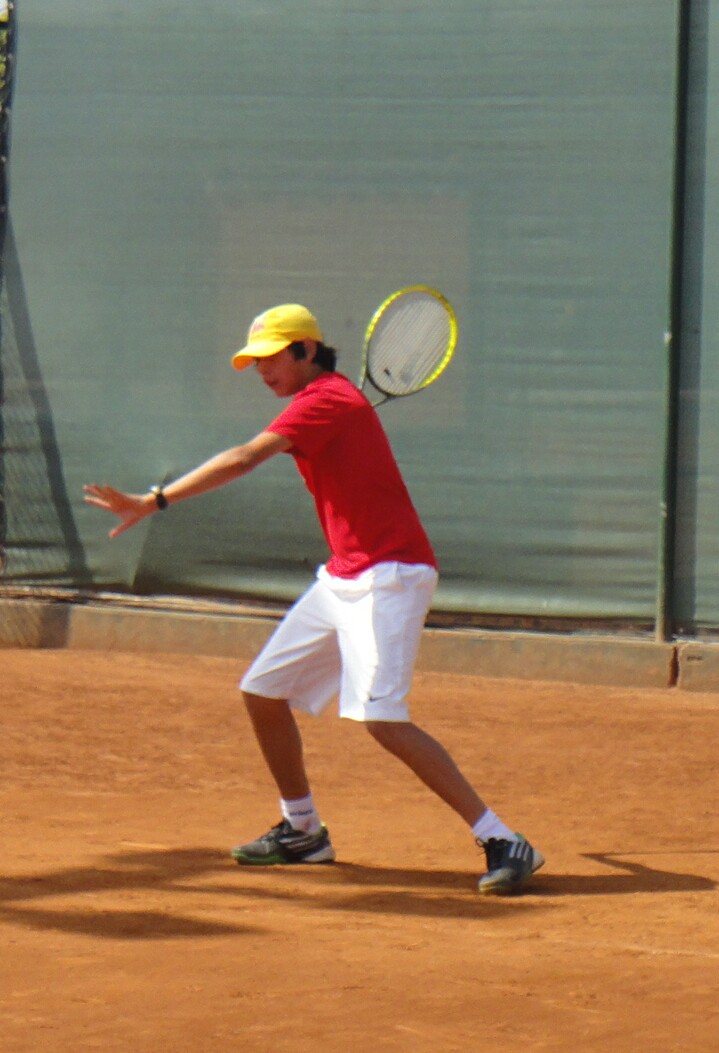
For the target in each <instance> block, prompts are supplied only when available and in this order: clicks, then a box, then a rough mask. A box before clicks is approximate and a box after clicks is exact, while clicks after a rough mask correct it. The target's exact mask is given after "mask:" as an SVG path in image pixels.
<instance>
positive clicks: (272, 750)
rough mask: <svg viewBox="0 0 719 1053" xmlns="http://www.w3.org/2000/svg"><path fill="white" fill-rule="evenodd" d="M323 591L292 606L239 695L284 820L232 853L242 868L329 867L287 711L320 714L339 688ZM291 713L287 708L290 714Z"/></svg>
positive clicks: (329, 854) (328, 850)
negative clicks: (305, 865)
mask: <svg viewBox="0 0 719 1053" xmlns="http://www.w3.org/2000/svg"><path fill="white" fill-rule="evenodd" d="M331 603H332V598H331V597H330V598H329V604H328V599H327V597H326V596H324V595H323V589H322V588H321V587H319V588H318V587H315V586H313V588H312V589H310V590H309V591H308V593H306V594H305V596H303V597H302V599H300V600H299V601H298V603H297V604H295V606H294V607H293V608H292V610H291V611H289V612H288V614H287V616H286V617H285V618H284V619H283V621H282V622H281V623H280V625H279V627H278V629H277V630H276V631H275V633H274V634H273V635H272V637H271V638H270V640H269V641H268V643H267V644H266V645H265V647H264V648H263V650H262V651H261V652H260V654H259V655H258V657H257V659H256V660H255V661H254V662H253V664H252V666H251V667H250V669H249V670H248V671H247V673H246V674H245V676H244V677H243V680H242V684H241V688H242V694H243V698H244V701H245V706H246V708H247V712H248V715H249V717H250V721H251V723H252V726H253V729H254V732H255V737H256V738H257V742H258V744H259V747H260V750H261V752H262V755H263V757H264V759H265V762H266V764H267V767H268V768H269V771H270V774H271V775H272V777H273V779H274V781H275V783H276V785H277V788H278V790H279V793H280V809H281V813H282V819H281V820H280V822H279V823H277V824H276V825H275V826H273V827H272V829H271V830H269V831H268V832H267V833H266V834H263V835H262V836H261V837H259V838H257V840H255V841H252V842H250V843H249V844H246V845H239V846H238V847H237V848H234V849H233V850H232V856H233V858H234V859H235V860H236V861H237V862H238V863H241V864H245V865H261V866H267V865H272V864H277V863H325V862H330V861H331V860H333V859H334V857H335V856H334V850H333V848H332V845H331V842H330V839H329V834H328V832H327V828H326V827H325V826H324V824H322V823H321V821H320V818H319V815H318V813H317V809H316V807H315V803H314V799H313V797H312V793H311V790H310V784H309V780H308V777H307V772H306V770H305V763H304V753H303V747H302V738H301V735H300V730H299V727H298V725H297V721H296V719H295V716H294V714H293V712H292V709H293V708H294V709H298V710H304V711H305V712H309V713H319V712H320V711H321V710H322V708H324V706H325V705H326V703H327V701H328V700H329V699H330V698H331V697H332V696H333V695H334V694H336V692H337V689H338V686H339V651H338V649H337V643H336V639H335V631H334V627H333V625H332V621H331V610H330V609H329V608H330V606H331ZM291 707H292V708H291Z"/></svg>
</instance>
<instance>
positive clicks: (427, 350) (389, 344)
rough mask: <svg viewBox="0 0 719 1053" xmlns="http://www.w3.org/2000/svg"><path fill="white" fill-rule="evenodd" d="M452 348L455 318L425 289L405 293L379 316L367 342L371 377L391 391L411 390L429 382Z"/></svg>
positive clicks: (387, 392) (398, 392)
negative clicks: (416, 292) (425, 291)
mask: <svg viewBox="0 0 719 1053" xmlns="http://www.w3.org/2000/svg"><path fill="white" fill-rule="evenodd" d="M452 350H453V326H452V319H451V316H450V314H449V312H448V311H447V309H446V307H445V306H444V304H443V303H442V302H441V301H440V300H438V299H437V298H435V297H434V296H431V295H428V294H426V293H422V294H405V295H403V296H401V297H398V299H397V300H395V301H393V302H391V303H390V304H389V305H388V306H387V307H386V308H385V309H384V311H383V312H382V314H381V315H380V317H379V318H378V319H377V320H376V323H375V326H374V329H373V331H372V334H371V336H370V339H369V341H368V344H367V369H368V373H369V377H370V380H371V381H372V383H373V384H374V385H375V387H378V388H379V389H380V390H381V391H384V392H385V393H386V394H388V395H403V394H409V393H410V392H412V391H417V390H419V388H422V387H424V386H425V385H426V384H428V383H430V382H431V380H433V379H434V377H435V376H436V375H437V373H438V371H441V369H442V367H443V365H444V364H445V362H446V361H447V360H448V358H449V356H450V355H451V353H452Z"/></svg>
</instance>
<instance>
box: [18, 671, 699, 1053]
mask: <svg viewBox="0 0 719 1053" xmlns="http://www.w3.org/2000/svg"><path fill="white" fill-rule="evenodd" d="M240 671H241V666H239V665H236V664H235V663H233V662H231V661H228V660H225V659H208V658H199V657H197V658H193V657H189V658H188V657H182V658H177V659H175V658H172V657H168V656H157V657H155V656H133V655H123V654H101V653H96V652H93V653H84V652H78V651H69V650H67V651H49V650H48V651H17V650H0V695H1V698H2V708H1V712H2V732H1V734H0V770H1V771H2V779H3V782H2V785H1V786H0V922H1V923H2V954H0V1035H2V1042H1V1045H2V1053H37V1051H38V1050H42V1053H60V1051H62V1053H70V1051H72V1053H81V1051H89V1050H102V1051H103V1053H127V1051H128V1050H132V1051H133V1053H158V1051H160V1050H165V1049H167V1050H172V1053H210V1051H216V1050H219V1049H228V1048H238V1049H242V1050H247V1051H250V1053H270V1051H272V1053H276V1051H282V1053H290V1051H291V1053H310V1051H313V1053H314V1051H316V1050H317V1049H319V1048H321V1049H325V1050H329V1051H331V1053H334V1051H337V1053H367V1051H369V1050H373V1051H379V1053H383V1051H392V1053H400V1051H401V1053H405V1051H407V1053H410V1051H411V1053H430V1051H431V1053H454V1051H457V1053H459V1051H462V1053H465V1051H469V1050H472V1051H477V1053H483V1051H485V1050H487V1051H489V1050H496V1049H501V1048H507V1049H509V1048H520V1049H522V1050H524V1051H531V1053H535V1051H540V1050H541V1051H552V1053H570V1051H571V1053H577V1051H578V1050H581V1051H582V1053H600V1051H601V1053H610V1051H611V1053H637V1051H645V1050H651V1051H653V1053H654V1051H656V1053H670V1051H671V1053H674V1051H676V1053H680V1051H681V1053H715V1051H716V1049H717V1036H719V1010H717V1006H716V991H717V989H719V892H718V891H717V882H718V881H719V817H718V814H717V808H716V802H717V799H718V797H719V793H718V791H719V774H718V772H717V765H716V726H717V717H718V715H719V694H716V695H715V694H696V693H692V694H689V693H683V692H680V691H677V690H654V689H645V690H632V691H629V690H623V689H619V688H600V689H593V688H591V687H586V686H575V685H567V684H563V685H557V684H548V683H528V682H517V681H507V680H501V681H499V680H484V679H481V678H474V677H468V676H462V677H460V676H433V675H421V676H418V677H417V679H416V684H415V691H414V693H413V702H412V708H413V715H414V717H415V719H416V721H417V722H418V723H419V724H421V725H422V726H424V727H425V728H426V729H427V730H428V731H430V732H432V733H433V734H434V735H436V737H437V738H439V739H440V741H442V742H443V743H444V744H445V745H446V746H447V747H448V748H449V750H450V752H451V753H452V754H453V755H454V756H455V758H456V759H457V761H458V762H459V763H460V765H461V767H462V768H463V769H464V770H465V771H466V773H467V774H468V775H469V776H470V778H471V779H472V781H474V782H475V783H476V785H477V787H478V789H479V790H480V792H481V793H483V795H484V796H485V797H486V798H487V800H488V801H489V803H490V804H491V805H492V806H493V807H494V809H495V810H496V811H497V812H499V813H500V814H501V815H502V816H503V817H504V818H506V819H507V820H508V821H509V822H510V823H512V824H514V825H515V826H517V828H518V829H520V830H522V832H523V833H525V834H526V835H527V836H528V837H529V838H530V839H531V840H532V841H534V842H535V843H536V844H537V846H538V847H540V848H541V850H542V851H543V852H544V853H545V854H546V856H547V865H546V868H545V870H543V871H541V872H540V873H539V874H538V875H537V876H536V879H535V882H534V884H533V886H532V887H531V891H527V893H526V894H525V895H523V896H521V897H517V898H514V899H509V900H492V899H484V898H480V897H479V896H478V895H477V894H476V891H475V886H476V878H477V876H478V875H479V873H480V872H481V869H482V857H481V856H480V854H479V853H478V851H477V849H476V848H475V847H474V845H473V843H472V840H471V838H470V837H469V835H468V832H467V830H466V828H465V827H464V825H463V824H462V823H461V821H460V820H459V819H457V818H456V817H455V816H454V814H453V813H452V812H449V811H448V810H447V809H446V807H445V806H443V805H442V804H441V803H440V802H438V801H436V800H435V799H434V798H433V797H432V796H431V795H430V794H429V792H428V791H427V790H425V789H424V787H423V786H421V785H420V784H419V783H417V782H416V781H415V780H414V778H413V776H411V775H410V774H409V773H408V772H406V771H405V770H404V769H403V768H402V766H401V765H400V764H399V763H398V762H397V761H395V760H394V759H393V758H392V757H390V756H388V755H386V754H384V753H383V752H382V751H381V749H380V748H379V747H378V746H377V745H376V744H375V743H374V742H373V741H371V740H370V738H369V736H368V735H367V733H366V732H365V731H364V729H363V728H362V727H361V726H360V725H357V724H353V723H350V722H344V721H343V722H340V721H339V720H337V719H336V717H335V715H334V713H327V714H325V715H324V716H323V717H321V718H320V719H319V720H316V721H310V720H303V721H302V722H301V723H302V729H303V733H304V734H305V741H306V754H307V762H308V766H309V769H310V773H311V776H312V778H313V783H314V790H315V796H316V798H317V800H318V802H319V805H320V807H321V811H322V814H323V817H324V818H325V820H326V822H327V823H328V825H329V827H330V830H331V833H332V838H333V841H334V843H335V847H336V849H337V852H338V857H339V858H338V862H337V863H336V864H335V865H333V866H318V867H296V868H282V869H280V868H276V869H273V870H255V869H249V870H248V869H242V868H239V867H237V866H236V865H235V864H234V863H232V861H231V860H230V859H229V858H228V855H227V850H228V849H229V847H231V845H232V844H234V843H237V842H238V841H241V840H249V839H251V838H253V837H254V836H255V835H257V834H259V833H260V832H263V831H264V830H265V829H266V828H267V827H268V826H269V825H271V824H272V823H274V822H275V821H276V820H277V818H278V805H277V794H276V792H275V790H274V787H273V785H272V784H271V783H270V780H269V777H268V776H267V774H266V773H265V771H264V768H263V765H262V762H261V760H260V757H259V754H258V751H257V748H256V746H255V745H254V742H253V740H252V737H251V733H250V730H249V727H248V723H247V719H246V717H245V716H244V713H243V711H242V709H241V706H240V703H239V697H238V693H237V690H236V688H235V682H236V679H237V677H238V675H239V673H240Z"/></svg>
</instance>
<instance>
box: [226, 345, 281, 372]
mask: <svg viewBox="0 0 719 1053" xmlns="http://www.w3.org/2000/svg"><path fill="white" fill-rule="evenodd" d="M288 343H289V341H288V340H284V339H283V340H258V341H256V342H254V343H252V344H248V345H247V347H241V348H240V350H239V351H235V353H234V355H233V356H232V365H233V366H234V368H235V369H247V367H248V366H251V365H252V363H253V361H254V360H255V359H256V358H269V357H270V356H271V355H277V354H279V353H280V351H282V350H283V349H284V348H285V347H287V344H288Z"/></svg>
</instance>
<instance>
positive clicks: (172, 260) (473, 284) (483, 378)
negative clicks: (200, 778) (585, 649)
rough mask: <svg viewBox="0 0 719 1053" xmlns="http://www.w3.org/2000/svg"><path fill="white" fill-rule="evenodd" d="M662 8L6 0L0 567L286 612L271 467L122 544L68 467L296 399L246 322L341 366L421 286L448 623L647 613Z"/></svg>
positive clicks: (672, 36) (708, 554)
mask: <svg viewBox="0 0 719 1053" xmlns="http://www.w3.org/2000/svg"><path fill="white" fill-rule="evenodd" d="M678 25H679V8H678V4H677V3H676V2H663V0H662V2H657V0H635V2H633V3H631V4H627V3H626V0H621V2H619V0H607V2H605V3H601V4H597V3H595V2H590V0H547V2H532V3H519V4H511V5H510V4H504V3H500V2H499V0H495V2H492V3H486V4H485V3H483V4H478V3H476V0H450V2H449V3H446V4H443V5H437V4H434V3H429V2H424V0H411V2H410V0H395V2H392V0H389V2H387V0H385V2H383V3H378V2H377V3H375V2H370V3H352V2H348V3H330V2H328V0H309V2H307V3H303V4H297V3H293V2H291V0H276V2H273V3H271V4H268V3H255V2H243V0H209V2H207V3H203V4H197V3H194V2H189V0H188V2H177V3H172V4H170V3H167V2H164V0H146V2H145V3H143V4H142V5H118V4H105V3H101V4H99V3H97V2H91V0H32V2H30V0H22V2H20V3H19V4H18V5H17V25H16V33H17V61H16V69H15V83H14V102H13V111H12V126H13V128H12V130H13V134H12V155H11V164H10V177H11V178H10V216H11V221H12V223H11V228H10V230H9V233H8V236H7V237H6V242H5V264H4V283H3V292H2V315H3V343H2V359H1V362H2V376H3V386H4V388H3V389H4V401H3V405H2V415H3V416H2V428H3V432H2V436H3V447H2V485H3V492H4V497H5V506H4V507H5V527H4V530H5V533H6V547H7V551H8V567H7V570H6V574H5V578H4V581H5V582H6V583H8V582H10V583H15V584H21V585H23V584H24V585H38V586H40V585H53V586H59V587H65V586H67V587H82V588H90V589H98V590H119V591H132V592H139V593H163V594H166V593H169V594H182V595H216V596H229V597H233V596H241V595H254V596H259V597H267V598H279V599H283V600H285V599H290V598H292V597H294V596H295V595H296V594H297V593H298V592H299V591H300V590H301V589H302V588H303V587H304V586H305V585H306V584H307V582H308V581H309V580H310V578H311V576H312V574H313V573H314V569H315V567H316V565H317V564H318V563H320V562H322V561H323V559H324V558H325V556H326V550H325V545H324V541H323V539H322V537H321V534H320V531H319V528H318V526H317V523H316V521H315V516H314V511H313V508H312V505H311V501H310V499H309V497H308V495H307V494H306V492H305V491H304V489H303V486H302V484H301V481H300V479H299V477H298V476H297V475H296V472H295V469H294V466H293V465H292V463H291V459H290V458H288V457H280V458H275V459H274V460H273V461H271V462H269V463H267V464H265V465H263V466H262V467H261V468H259V469H258V470H257V471H256V472H255V473H253V474H252V475H251V476H249V477H247V478H244V479H241V480H239V481H238V482H237V483H235V484H233V485H231V486H229V487H227V488H225V489H223V490H221V491H217V492H215V493H213V494H211V495H208V496H206V497H203V498H201V499H198V500H196V501H188V502H186V503H184V504H183V505H181V506H179V507H174V508H172V509H171V511H170V512H169V513H167V514H165V515H162V516H154V517H153V518H152V519H151V520H149V521H148V522H147V523H146V524H142V525H141V526H140V527H138V528H137V529H136V530H135V531H131V532H129V533H128V534H126V535H123V536H122V537H121V538H119V539H118V540H116V541H114V542H110V541H109V540H108V539H107V530H108V529H109V526H110V523H109V521H108V520H107V518H106V517H104V516H103V515H102V513H100V512H99V511H98V510H97V509H93V508H90V507H87V506H85V505H83V503H82V484H83V483H85V482H109V483H111V484H113V485H116V486H118V487H119V488H121V489H129V490H134V491H143V490H145V489H146V488H147V487H148V486H149V485H150V484H152V483H155V482H160V481H162V480H164V479H169V478H172V477H173V476H174V475H177V474H180V473H181V472H183V471H184V470H186V469H188V468H190V467H192V466H194V465H195V464H197V463H198V462H200V461H201V460H203V459H205V458H206V457H208V456H209V455H211V454H213V453H215V452H217V451H218V450H220V449H223V448H225V447H228V446H232V445H236V444H238V443H241V442H243V441H244V440H246V439H248V438H250V437H252V436H253V435H254V434H256V433H257V432H258V431H260V430H262V428H263V427H264V426H265V425H266V424H267V423H268V422H269V421H270V420H271V419H272V417H273V416H274V415H275V414H276V413H278V412H279V410H280V409H281V408H282V405H283V403H281V402H278V400H277V399H276V398H275V397H274V396H273V395H272V394H271V392H269V391H266V390H265V389H264V388H263V387H262V385H261V384H260V382H259V380H258V378H257V377H256V376H255V375H254V374H253V371H247V372H245V373H242V374H237V373H235V372H234V371H233V370H232V369H231V367H230V357H231V354H232V352H233V350H234V349H235V348H236V347H238V346H240V344H242V343H244V339H245V335H246V331H247V327H248V325H249V324H250V322H251V320H252V318H253V317H254V316H255V315H256V314H257V313H259V312H260V311H261V310H263V309H264V308H266V307H269V306H271V305H273V304H275V303H282V302H289V301H292V302H299V303H304V304H306V305H307V306H308V307H309V308H310V309H311V310H313V311H314V313H315V314H316V315H317V316H318V317H319V319H320V321H321V324H322V326H323V329H324V332H325V335H326V338H327V342H329V343H331V344H333V345H334V346H336V347H337V348H338V349H339V351H340V357H339V368H340V369H341V370H342V371H343V372H345V373H347V374H348V375H349V376H350V377H352V378H353V379H355V380H356V379H357V378H358V376H359V371H360V358H361V347H362V338H363V333H364V330H365V327H366V325H367V323H368V321H369V319H370V317H371V315H372V313H373V311H374V309H375V308H376V307H377V305H378V304H379V303H380V302H381V301H382V300H383V299H384V298H385V297H386V296H387V295H388V294H389V293H390V292H392V291H393V290H394V289H397V288H400V287H401V286H403V285H408V284H415V283H423V284H429V285H432V286H434V287H436V288H438V289H439V290H440V291H441V292H442V293H444V295H445V296H446V297H447V298H448V299H449V300H450V301H451V303H452V304H453V306H454V308H455V311H456V313H457V317H458V322H459V343H458V348H457V351H456V354H455V357H454V359H453V361H452V363H451V365H450V367H449V368H448V370H447V372H446V373H445V375H444V376H443V377H442V378H441V379H440V380H439V381H438V382H437V383H436V384H435V385H433V386H432V387H430V388H429V389H428V390H427V391H425V392H423V393H421V394H419V395H416V396H412V397H410V398H407V399H404V400H397V401H396V402H393V403H391V404H388V405H386V406H384V407H382V409H381V410H380V413H381V414H382V417H383V420H384V423H385V426H386V429H387V431H388V434H389V436H390V440H391V442H392V445H393V447H394V450H395V452H396V455H397V459H398V461H399V463H400V466H401V468H402V470H403V472H404V474H405V477H406V479H407V482H408V485H409V488H410V491H411V493H412V495H413V497H414V499H415V503H416V504H417V507H418V509H419V511H420V513H421V515H422V518H423V520H424V522H425V525H426V527H427V529H428V532H429V534H430V536H431V538H432V541H433V543H434V545H435V547H436V550H437V554H438V557H439V560H440V567H441V583H440V588H439V590H438V593H437V597H436V606H437V608H441V609H445V610H448V611H454V612H458V613H480V614H481V613H483V612H485V613H491V614H497V615H518V616H525V615H526V616H540V617H568V618H601V619H623V620H628V621H633V622H636V623H641V624H648V623H651V622H652V621H653V620H654V618H655V614H656V602H657V600H656V596H657V582H658V579H659V578H660V577H661V574H662V572H663V570H662V566H661V561H660V558H659V555H658V553H659V551H660V549H661V528H662V507H663V501H664V491H663V472H664V464H665V454H666V448H665V444H666V437H667V389H666V377H667V366H666V363H667V339H666V334H667V330H668V328H669V326H670V312H671V308H670V305H671V295H672V274H673V267H672V244H673V230H674V227H673V223H674V217H675V212H674V209H675V154H676V117H677V60H678V59H677V57H678V54H679V49H678ZM712 170H713V171H716V165H714V166H713V168H712ZM712 222H713V223H715V222H716V220H715V218H712ZM709 242H711V245H709V244H708V243H709ZM716 243H717V236H716V233H714V232H713V230H712V228H711V227H709V228H708V229H707V246H706V254H707V268H708V270H707V275H708V277H707V281H711V278H712V275H713V276H714V277H716V270H717V268H716V266H715V262H716V260H715V256H716V251H715V250H716ZM716 299H717V298H716V297H708V298H707V300H706V303H705V308H704V309H705V312H707V314H709V313H711V311H713V310H715V309H716V308H715V307H713V306H712V304H714V303H715V302H716ZM710 300H711V303H710V302H709V301H710ZM705 322H706V325H707V328H710V327H711V328H712V330H713V331H716V329H717V327H716V326H711V318H710V317H706V318H705ZM707 350H708V349H707ZM716 357H717V356H716V353H715V354H714V358H716ZM708 375H709V373H708V374H707V376H708ZM704 397H705V398H711V395H710V393H709V392H707V393H706V395H705V396H704ZM714 416H715V417H716V415H714ZM711 427H712V430H715V426H714V425H712V426H711ZM703 456H704V457H705V459H706V460H707V470H711V469H710V467H709V465H710V464H715V463H716V458H713V457H711V452H710V448H707V450H706V453H705V454H704V455H703ZM712 500H713V499H712ZM697 506H698V507H697V512H698V515H699V524H700V525H699V527H698V529H699V531H700V533H702V540H701V543H700V544H699V545H698V555H699V558H700V559H701V560H706V562H707V564H709V563H712V562H713V567H712V568H711V570H710V573H709V574H708V575H707V582H706V594H703V595H702V596H701V602H702V604H703V605H704V606H705V608H706V615H705V618H706V620H709V621H711V620H712V619H716V618H717V617H719V579H718V578H717V573H716V569H715V567H716V560H715V559H713V556H712V552H713V548H714V547H716V541H717V527H716V523H717V517H716V516H713V515H711V512H710V508H709V507H708V506H707V507H706V508H704V507H703V506H702V502H701V501H698V502H697ZM705 530H706V536H704V531H705Z"/></svg>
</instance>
